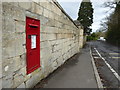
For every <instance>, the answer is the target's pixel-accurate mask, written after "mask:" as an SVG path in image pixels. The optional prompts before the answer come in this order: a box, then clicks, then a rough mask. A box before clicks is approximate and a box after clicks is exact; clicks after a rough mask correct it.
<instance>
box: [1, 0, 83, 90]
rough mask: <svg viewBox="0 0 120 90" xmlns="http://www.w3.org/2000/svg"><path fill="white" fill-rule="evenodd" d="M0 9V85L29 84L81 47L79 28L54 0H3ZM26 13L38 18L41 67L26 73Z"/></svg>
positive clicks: (23, 85) (37, 80)
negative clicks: (0, 31) (44, 0)
mask: <svg viewBox="0 0 120 90" xmlns="http://www.w3.org/2000/svg"><path fill="white" fill-rule="evenodd" d="M2 8H3V9H2V10H3V11H2V15H3V17H2V36H3V37H2V87H3V88H31V87H33V86H34V85H35V84H36V83H38V82H39V81H40V80H41V79H43V78H45V77H46V76H48V75H49V74H50V73H51V72H53V71H54V70H55V69H57V68H58V67H59V66H60V65H62V64H63V63H64V62H65V61H66V60H67V59H69V58H70V57H71V56H73V55H74V54H76V53H78V52H79V49H80V47H82V40H81V39H80V38H82V35H83V33H82V32H81V31H82V29H81V28H78V27H77V26H76V25H75V23H74V22H73V21H72V19H71V18H70V17H69V16H68V15H67V14H66V13H65V12H64V10H63V9H62V8H61V7H60V5H59V4H58V3H56V2H53V1H46V2H35V1H32V2H26V3H25V2H3V3H2ZM26 16H29V17H32V18H36V19H39V20H40V53H41V54H40V64H41V67H40V68H39V69H37V70H35V71H34V72H32V73H31V74H28V75H27V74H26V32H25V25H26V23H25V21H26Z"/></svg>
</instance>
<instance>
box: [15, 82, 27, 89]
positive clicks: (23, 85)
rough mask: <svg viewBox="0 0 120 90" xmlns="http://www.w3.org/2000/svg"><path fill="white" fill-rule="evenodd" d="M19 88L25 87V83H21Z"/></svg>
mask: <svg viewBox="0 0 120 90" xmlns="http://www.w3.org/2000/svg"><path fill="white" fill-rule="evenodd" d="M17 88H25V83H24V82H23V83H22V84H21V85H19V86H18V87H17Z"/></svg>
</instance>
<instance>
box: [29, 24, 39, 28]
mask: <svg viewBox="0 0 120 90" xmlns="http://www.w3.org/2000/svg"><path fill="white" fill-rule="evenodd" d="M29 26H30V27H31V28H38V25H35V24H29Z"/></svg>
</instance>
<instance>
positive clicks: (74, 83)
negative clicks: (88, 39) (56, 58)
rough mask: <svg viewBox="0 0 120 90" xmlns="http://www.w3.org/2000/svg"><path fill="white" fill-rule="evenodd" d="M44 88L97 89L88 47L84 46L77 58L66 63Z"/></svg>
mask: <svg viewBox="0 0 120 90" xmlns="http://www.w3.org/2000/svg"><path fill="white" fill-rule="evenodd" d="M37 87H39V84H38V86H37ZM44 88H98V86H97V82H96V79H95V75H94V70H93V66H92V61H91V56H90V49H89V46H85V48H83V49H82V50H81V51H80V53H78V54H77V58H76V57H74V58H73V60H69V61H67V64H66V65H64V66H63V67H62V70H60V71H58V72H57V73H55V74H54V75H53V76H52V78H50V79H49V80H48V81H47V83H46V84H45V85H44Z"/></svg>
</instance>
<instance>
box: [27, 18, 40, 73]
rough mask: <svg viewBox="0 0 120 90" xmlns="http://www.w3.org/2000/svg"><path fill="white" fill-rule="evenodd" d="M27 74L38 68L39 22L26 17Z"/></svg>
mask: <svg viewBox="0 0 120 90" xmlns="http://www.w3.org/2000/svg"><path fill="white" fill-rule="evenodd" d="M26 49H27V52H26V60H27V74H29V73H31V72H33V71H34V70H36V69H38V68H39V67H40V20H37V19H33V18H30V17H26Z"/></svg>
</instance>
